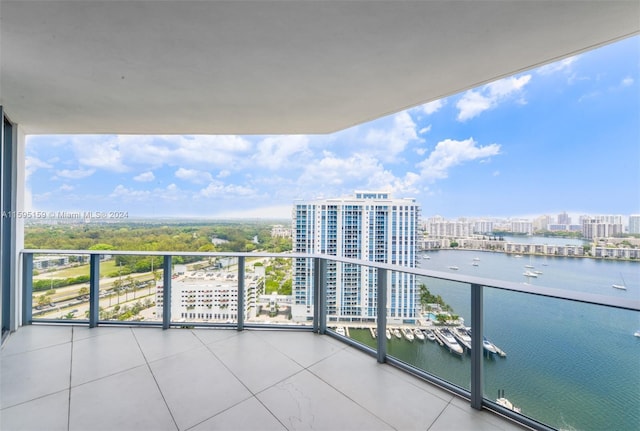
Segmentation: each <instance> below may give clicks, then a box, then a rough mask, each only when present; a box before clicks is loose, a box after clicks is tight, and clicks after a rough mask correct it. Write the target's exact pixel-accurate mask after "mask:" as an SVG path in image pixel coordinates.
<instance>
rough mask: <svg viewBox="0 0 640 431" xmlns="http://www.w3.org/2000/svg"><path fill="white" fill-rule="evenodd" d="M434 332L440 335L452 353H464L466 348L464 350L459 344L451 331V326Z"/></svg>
mask: <svg viewBox="0 0 640 431" xmlns="http://www.w3.org/2000/svg"><path fill="white" fill-rule="evenodd" d="M434 332H435V333H436V335H439V336H440V340H442V342H443V343H444V344H445V345H446V346H447V347H448V348H449V350H450V351H451V353H456V354H458V355H462V353H463V352H464V350H462V346H460V344H458V342H457V341H456V339H455V338H454V336H453V334H452V333H451V331H449V328H441V329H435V330H434Z"/></svg>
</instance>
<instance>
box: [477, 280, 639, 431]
mask: <svg viewBox="0 0 640 431" xmlns="http://www.w3.org/2000/svg"><path fill="white" fill-rule="evenodd" d="M484 309H485V314H484V322H485V323H484V326H485V334H486V335H487V337H488V338H489V339H490V341H492V342H494V343H495V344H497V345H498V346H499V347H500V348H501V349H502V350H503V351H504V352H505V354H506V357H504V358H501V357H499V356H498V355H495V354H492V355H490V358H489V359H488V360H485V362H484V397H485V398H486V399H487V400H489V401H492V402H496V401H497V400H498V399H501V400H500V403H501V404H502V405H504V406H507V407H508V408H512V407H513V408H515V409H518V410H519V411H520V413H521V414H522V415H525V416H528V417H530V418H533V419H535V420H536V421H539V422H542V423H544V424H547V425H549V426H551V427H554V428H558V429H580V430H602V429H635V428H637V426H638V424H639V423H640V391H639V390H638V388H640V366H638V365H639V362H638V347H640V338H638V337H635V336H634V332H635V331H637V330H639V329H640V313H638V312H633V311H627V310H620V309H616V308H612V307H604V306H597V305H591V304H584V303H579V302H573V301H567V300H560V299H553V298H546V297H541V296H534V295H530V294H524V293H516V292H508V291H503V290H498V289H490V288H485V294H484ZM505 400H507V401H508V402H507V401H505Z"/></svg>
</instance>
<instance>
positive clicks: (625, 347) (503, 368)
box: [351, 238, 640, 430]
mask: <svg viewBox="0 0 640 431" xmlns="http://www.w3.org/2000/svg"><path fill="white" fill-rule="evenodd" d="M545 240H546V238H545ZM564 243H566V242H564ZM421 255H423V256H424V258H423V259H421V260H420V264H419V267H420V268H423V269H432V270H437V271H450V272H452V274H453V273H456V274H468V275H475V276H480V277H485V278H489V279H496V280H506V281H513V282H521V283H529V284H534V285H539V286H544V287H553V288H560V289H566V290H576V291H580V292H588V293H595V294H600V295H609V296H620V297H624V298H630V299H636V300H637V299H640V262H632V261H611V260H606V261H605V260H596V259H590V258H569V257H542V256H532V257H529V256H522V257H515V256H514V255H507V254H503V253H495V252H481V251H467V250H442V251H433V252H425V253H421ZM474 263H475V265H474ZM526 265H529V266H532V267H533V268H525V266H526ZM451 266H456V267H458V268H459V269H458V270H455V271H453V270H451V269H449V267H451ZM527 269H531V270H533V271H539V272H540V274H538V277H537V278H532V277H525V276H524V275H523V273H524V272H525V271H526V270H527ZM623 280H624V284H625V285H626V287H627V289H626V290H619V289H615V288H613V287H612V285H613V284H623ZM418 283H424V284H426V285H427V287H428V289H429V290H430V291H431V293H433V294H437V295H440V296H442V298H443V299H444V301H445V302H446V303H448V304H449V305H451V306H452V307H453V309H454V312H455V313H456V314H459V315H460V316H462V317H463V318H465V319H466V321H467V324H469V322H470V319H471V314H470V296H471V291H470V287H469V285H466V284H462V283H456V282H451V281H442V280H435V279H430V278H424V279H422V278H421V279H420V280H419V281H418ZM483 298H484V310H485V322H484V326H485V328H484V332H485V335H486V336H487V338H489V339H490V340H491V341H492V342H494V343H495V344H496V345H497V346H498V347H499V348H501V349H502V350H504V351H505V352H506V354H507V356H506V357H505V358H501V357H497V356H496V357H488V358H485V359H484V390H485V397H487V398H489V399H492V400H495V399H496V398H498V393H499V391H504V394H505V396H506V398H508V399H509V400H510V401H511V402H512V403H513V404H514V405H515V406H517V407H520V408H521V409H522V414H524V415H526V416H529V417H531V418H534V419H536V420H538V421H540V422H543V423H545V424H547V425H550V426H552V427H555V428H558V429H566V430H638V429H640V338H639V337H635V336H634V332H635V331H637V330H640V313H638V312H632V311H625V310H618V309H615V308H609V307H603V306H595V305H589V304H582V303H577V302H571V301H562V300H555V299H550V298H545V297H540V296H534V295H528V294H522V293H513V292H506V291H501V290H497V289H491V288H485V289H484V295H483ZM351 336H352V337H353V338H355V339H358V340H359V341H362V342H364V343H366V344H369V345H372V346H374V345H375V342H374V341H373V339H372V338H371V336H370V335H369V331H368V330H360V331H358V330H355V331H354V330H352V331H351ZM388 353H389V355H391V356H393V357H396V358H398V359H401V360H403V361H405V362H407V363H410V364H412V365H415V366H417V367H419V368H421V369H424V370H426V371H428V372H430V373H432V374H434V375H436V376H439V377H441V378H444V379H446V380H448V381H450V382H452V383H455V384H456V385H459V386H461V387H464V388H467V389H469V387H470V374H471V373H470V364H471V362H470V358H469V356H468V355H463V356H462V357H459V356H455V355H453V354H451V353H449V352H448V351H447V350H445V349H444V348H442V347H440V346H438V345H437V344H435V343H430V342H420V341H417V340H416V341H414V342H413V343H409V342H408V341H407V340H404V339H395V338H392V340H391V341H389V342H388Z"/></svg>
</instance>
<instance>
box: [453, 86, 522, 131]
mask: <svg viewBox="0 0 640 431" xmlns="http://www.w3.org/2000/svg"><path fill="white" fill-rule="evenodd" d="M530 80H531V75H523V76H520V77H518V78H516V77H514V76H512V77H510V78H504V79H500V80H498V81H495V82H492V83H490V84H487V85H485V86H483V87H481V88H480V89H479V90H469V91H467V92H466V93H464V95H463V96H462V98H461V99H460V100H458V103H456V108H458V117H457V118H458V121H467V120H469V119H471V118H473V117H476V116H478V115H480V114H481V113H482V112H484V111H486V110H488V109H492V108H495V107H496V106H498V104H499V103H501V102H503V101H505V100H508V99H510V98H511V97H513V96H514V95H518V94H520V93H521V91H522V89H523V88H524V86H525V85H527V84H528V83H529V81H530ZM520 101H521V103H524V99H520Z"/></svg>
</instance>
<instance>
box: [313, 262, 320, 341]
mask: <svg viewBox="0 0 640 431" xmlns="http://www.w3.org/2000/svg"><path fill="white" fill-rule="evenodd" d="M318 286H320V258H319V257H314V258H313V332H315V333H318V332H320V289H319V288H318Z"/></svg>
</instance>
